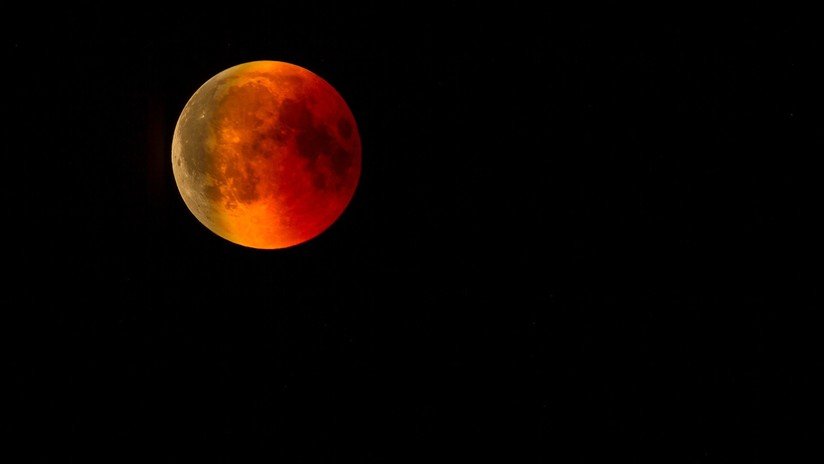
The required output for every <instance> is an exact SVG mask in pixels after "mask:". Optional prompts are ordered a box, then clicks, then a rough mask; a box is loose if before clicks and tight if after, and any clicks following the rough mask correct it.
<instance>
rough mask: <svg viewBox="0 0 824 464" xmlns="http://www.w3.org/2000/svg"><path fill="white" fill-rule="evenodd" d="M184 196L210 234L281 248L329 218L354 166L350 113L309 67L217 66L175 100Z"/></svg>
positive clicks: (357, 156)
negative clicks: (185, 98)
mask: <svg viewBox="0 0 824 464" xmlns="http://www.w3.org/2000/svg"><path fill="white" fill-rule="evenodd" d="M172 167H173V171H174V176H175V182H176V183H177V187H178V189H179V190H180V195H181V196H182V197H183V201H184V202H185V203H186V206H188V208H189V210H190V211H191V212H192V214H194V216H195V217H196V218H197V219H198V220H199V221H200V222H201V223H203V225H205V226H206V227H207V228H209V229H210V230H211V231H212V232H214V233H216V234H217V235H219V236H221V237H223V238H225V239H226V240H229V241H231V242H234V243H237V244H239V245H243V246H247V247H251V248H263V249H274V248H286V247H290V246H293V245H297V244H300V243H303V242H305V241H307V240H310V239H312V238H314V237H316V236H317V235H319V234H320V233H321V232H323V231H324V230H326V229H327V228H328V227H329V226H330V225H332V223H333V222H335V220H337V219H338V217H339V216H340V215H341V213H343V210H344V209H345V208H346V206H347V205H348V204H349V201H350V200H351V199H352V195H353V194H354V193H355V188H356V186H357V184H358V180H359V178H360V173H361V142H360V135H359V134H358V129H357V126H356V124H355V118H354V117H353V116H352V112H351V111H350V110H349V107H348V106H347V105H346V102H345V101H344V100H343V98H341V96H340V95H339V94H338V92H337V91H335V89H334V88H333V87H332V86H331V85H329V84H328V83H327V82H326V81H324V80H323V79H321V78H320V77H319V76H317V75H315V74H314V73H312V72H311V71H309V70H307V69H304V68H301V67H300V66H295V65H293V64H289V63H284V62H279V61H254V62H250V63H244V64H240V65H237V66H234V67H232V68H229V69H226V70H225V71H223V72H221V73H219V74H217V75H216V76H214V77H212V78H211V79H209V80H208V81H207V82H206V83H205V84H203V86H201V87H200V88H199V89H198V90H197V91H196V92H195V94H194V95H192V98H191V99H189V102H188V103H186V106H185V107H184V108H183V111H182V113H181V114H180V118H179V119H178V121H177V126H176V127H175V133H174V139H173V141H172Z"/></svg>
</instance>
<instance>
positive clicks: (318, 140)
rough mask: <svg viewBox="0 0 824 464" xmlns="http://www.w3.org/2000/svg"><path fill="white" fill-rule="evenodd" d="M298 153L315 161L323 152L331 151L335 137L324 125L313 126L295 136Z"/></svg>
mask: <svg viewBox="0 0 824 464" xmlns="http://www.w3.org/2000/svg"><path fill="white" fill-rule="evenodd" d="M295 142H296V143H297V147H298V154H299V155H300V156H303V157H304V158H308V159H309V160H311V161H315V160H316V159H317V158H318V156H319V155H321V154H322V153H331V152H332V147H333V145H334V142H335V139H334V138H333V137H332V136H331V135H330V134H329V132H328V131H327V130H326V129H325V128H323V127H311V128H309V129H308V130H304V131H301V132H300V133H299V134H298V136H297V137H296V138H295Z"/></svg>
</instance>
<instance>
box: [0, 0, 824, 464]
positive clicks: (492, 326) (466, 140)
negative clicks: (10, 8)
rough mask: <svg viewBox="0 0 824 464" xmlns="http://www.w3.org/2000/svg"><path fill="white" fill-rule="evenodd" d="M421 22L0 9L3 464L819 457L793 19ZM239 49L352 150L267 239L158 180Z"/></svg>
mask: <svg viewBox="0 0 824 464" xmlns="http://www.w3.org/2000/svg"><path fill="white" fill-rule="evenodd" d="M390 3H391V2H390ZM441 3H442V4H441V6H439V7H438V8H436V9H425V8H423V7H420V6H409V7H405V8H406V9H403V8H402V7H399V6H395V5H389V6H378V5H372V6H363V7H358V8H353V7H352V6H346V7H338V8H327V7H321V6H312V7H309V6H304V7H297V6H292V7H283V6H273V5H270V6H268V7H266V8H263V9H261V8H254V9H251V7H250V8H249V9H246V7H241V5H229V4H227V5H226V8H227V10H226V11H221V12H210V11H196V10H191V11H152V10H148V9H140V10H133V11H130V10H128V9H125V10H124V11H122V12H120V11H115V10H111V11H106V10H97V11H95V12H90V11H79V10H67V11H60V12H56V11H49V14H48V16H47V17H44V12H42V11H38V12H28V13H19V14H14V15H11V14H10V15H8V17H6V18H5V21H4V22H5V23H8V24H7V26H4V28H3V31H2V32H0V34H2V35H1V36H2V37H3V42H2V46H3V54H4V58H5V59H4V62H5V64H6V65H5V66H4V73H3V74H4V76H3V79H4V81H6V80H8V79H10V82H9V83H8V84H7V85H6V87H5V88H6V89H7V91H6V95H5V97H4V101H5V102H6V103H5V104H4V108H5V109H6V111H5V113H6V116H7V118H5V119H6V122H5V123H4V124H3V129H2V130H3V134H4V135H3V138H2V140H3V141H4V142H5V143H4V144H3V147H4V148H3V154H4V157H3V158H4V161H5V164H4V166H5V176H4V178H5V181H4V185H5V186H7V188H8V193H6V194H5V202H4V203H5V204H6V205H7V207H6V209H5V213H6V214H5V215H4V217H5V219H4V221H3V223H4V229H5V233H6V234H10V236H9V235H7V236H9V238H8V239H7V240H6V242H5V243H6V250H5V252H4V255H5V256H6V259H4V263H5V269H6V272H7V273H9V274H10V275H11V277H10V279H6V281H5V282H4V287H5V288H6V289H5V290H4V291H3V296H2V300H0V301H2V307H3V309H4V311H3V312H4V315H6V318H5V323H4V324H3V327H4V329H5V331H6V332H8V334H7V336H6V337H5V338H6V339H7V340H8V341H9V342H10V348H9V349H8V350H7V352H6V354H7V355H8V357H7V361H6V366H7V367H8V369H7V372H10V376H11V379H10V380H7V382H8V383H10V384H11V386H12V390H13V394H12V395H9V396H8V397H7V401H9V402H10V403H11V404H12V406H13V407H12V409H13V412H14V413H13V414H10V415H9V416H8V417H9V421H10V422H11V430H12V436H11V438H12V439H13V440H14V441H16V442H17V443H20V444H24V447H25V452H26V454H25V456H27V458H25V459H21V460H15V461H14V462H61V463H66V462H78V463H80V462H82V463H86V462H89V460H90V459H91V457H93V456H96V457H98V458H104V459H106V461H107V462H113V463H121V462H141V463H146V462H153V463H155V462H156V463H183V462H221V463H223V462H225V463H240V462H245V463H252V462H283V463H287V462H288V463H315V462H319V463H320V462H322V463H327V462H328V463H333V462H334V463H338V462H340V463H343V462H347V463H348V462H359V463H360V462H362V463H372V462H375V463H395V462H419V463H420V462H475V461H477V460H478V459H480V458H484V457H485V458H487V459H490V458H492V457H495V458H497V461H496V462H511V463H538V462H566V463H577V462H581V463H590V462H592V463H604V462H657V463H715V462H719V463H726V462H730V463H732V462H747V463H759V462H763V463H768V462H820V461H818V460H819V459H821V454H822V450H821V447H820V443H821V442H822V439H824V419H822V417H824V400H822V395H821V392H822V391H824V375H823V373H824V361H823V360H824V356H822V355H823V354H824V341H823V340H824V339H822V337H821V322H822V321H821V317H820V315H819V312H820V308H821V290H820V288H821V277H822V276H821V272H820V267H821V264H820V263H821V258H822V247H821V244H820V239H821V237H822V236H823V235H824V234H822V232H824V231H822V228H821V227H820V226H819V225H818V222H819V218H820V216H821V211H822V208H821V198H824V195H822V193H824V192H822V186H821V181H820V173H821V170H820V169H819V167H820V162H819V161H818V160H819V159H820V157H821V153H822V134H824V132H822V128H824V117H823V116H822V113H821V108H822V107H824V93H822V87H821V82H824V67H822V65H821V64H820V63H821V57H822V56H824V55H823V54H822V52H823V51H824V50H822V46H824V41H822V40H821V37H819V36H818V34H817V32H816V31H817V29H820V28H816V27H808V26H807V25H805V24H803V21H802V19H803V18H804V15H803V14H801V13H793V14H785V13H783V12H780V11H766V10H765V11H739V12H737V13H736V14H735V15H734V16H729V17H723V15H720V14H716V13H717V12H713V14H709V13H707V14H698V15H697V16H698V17H700V18H702V19H700V20H696V19H688V18H686V17H681V16H667V15H664V14H661V15H659V17H657V18H656V19H655V20H649V19H644V18H642V16H640V15H638V16H634V15H631V14H627V12H626V11H624V12H623V13H624V15H619V11H617V9H616V11H610V10H599V11H589V12H588V13H587V14H585V15H581V14H571V13H567V12H561V11H549V10H547V11H543V10H537V9H533V10H525V9H518V8H514V7H510V8H501V7H496V8H489V9H482V8H478V7H476V8H471V9H469V8H466V7H461V6H457V5H455V4H453V3H452V2H441ZM624 16H626V17H624ZM254 60H277V61H286V62H290V63H294V64H297V65H299V66H302V67H305V68H307V69H309V70H311V71H313V72H315V73H317V74H318V75H320V76H322V77H323V78H324V79H326V80H327V81H328V82H329V83H331V84H332V85H333V86H334V87H335V88H336V89H337V91H338V92H339V93H340V94H341V95H342V96H343V98H344V99H345V100H346V102H347V103H348V105H349V107H350V109H351V110H352V112H353V114H354V115H355V118H356V121H357V123H358V129H359V131H360V135H361V140H362V144H363V171H362V176H361V180H360V184H359V186H358V189H357V191H356V193H355V196H354V198H353V200H352V202H351V203H350V205H349V207H348V209H347V210H346V211H345V212H344V214H343V215H342V216H341V218H340V219H339V220H338V221H337V222H336V223H335V224H334V225H333V226H332V227H331V228H330V229H328V230H327V231H326V232H325V233H323V234H322V235H320V236H319V237H317V238H316V239H314V240H311V241H310V242H307V243H305V244H303V245H300V246H297V247H293V248H289V249H285V250H275V251H261V250H254V249H249V248H243V247H240V246H237V245H234V244H232V243H230V242H228V241H225V240H223V239H221V238H219V237H218V236H216V235H214V234H213V233H211V232H210V231H209V230H207V229H206V228H205V227H203V226H202V225H201V224H200V223H199V222H198V221H197V220H196V219H195V218H194V216H192V214H190V213H189V211H188V210H187V208H186V206H185V204H184V203H183V201H182V199H181V197H180V195H179V193H178V190H177V187H176V185H175V182H174V178H173V176H172V170H171V140H172V134H173V132H174V126H175V123H176V121H177V118H178V115H179V114H180V111H181V110H182V108H183V106H184V105H185V104H186V102H187V100H188V99H189V97H190V96H191V95H192V94H193V93H194V92H195V90H197V88H198V87H199V86H200V85H201V84H203V83H204V82H205V81H206V80H208V79H209V78H210V77H212V76H213V75H215V74H216V73H218V72H220V71H221V70H223V69H226V68H228V67H231V66H234V65H236V64H240V63H243V62H247V61H254ZM9 141H11V144H9ZM816 445H818V446H816ZM815 456H818V457H817V458H815ZM805 458H808V459H810V461H803V460H802V459H805Z"/></svg>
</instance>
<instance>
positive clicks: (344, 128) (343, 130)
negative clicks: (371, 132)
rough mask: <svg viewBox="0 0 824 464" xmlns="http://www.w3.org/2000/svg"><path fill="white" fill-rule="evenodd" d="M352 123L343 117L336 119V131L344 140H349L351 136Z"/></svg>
mask: <svg viewBox="0 0 824 464" xmlns="http://www.w3.org/2000/svg"><path fill="white" fill-rule="evenodd" d="M352 131H353V129H352V124H351V123H350V122H349V121H347V120H346V119H345V118H340V119H339V120H338V133H339V134H340V135H341V137H343V138H344V139H346V140H349V138H350V137H352Z"/></svg>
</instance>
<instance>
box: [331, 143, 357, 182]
mask: <svg viewBox="0 0 824 464" xmlns="http://www.w3.org/2000/svg"><path fill="white" fill-rule="evenodd" d="M353 160H354V156H352V154H351V153H349V152H348V151H346V150H344V149H343V147H337V149H335V151H334V152H333V153H332V158H331V159H330V167H331V168H332V171H334V172H335V174H338V175H341V176H342V175H343V174H344V173H345V172H346V171H347V170H349V168H350V167H351V166H352V161H353Z"/></svg>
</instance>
